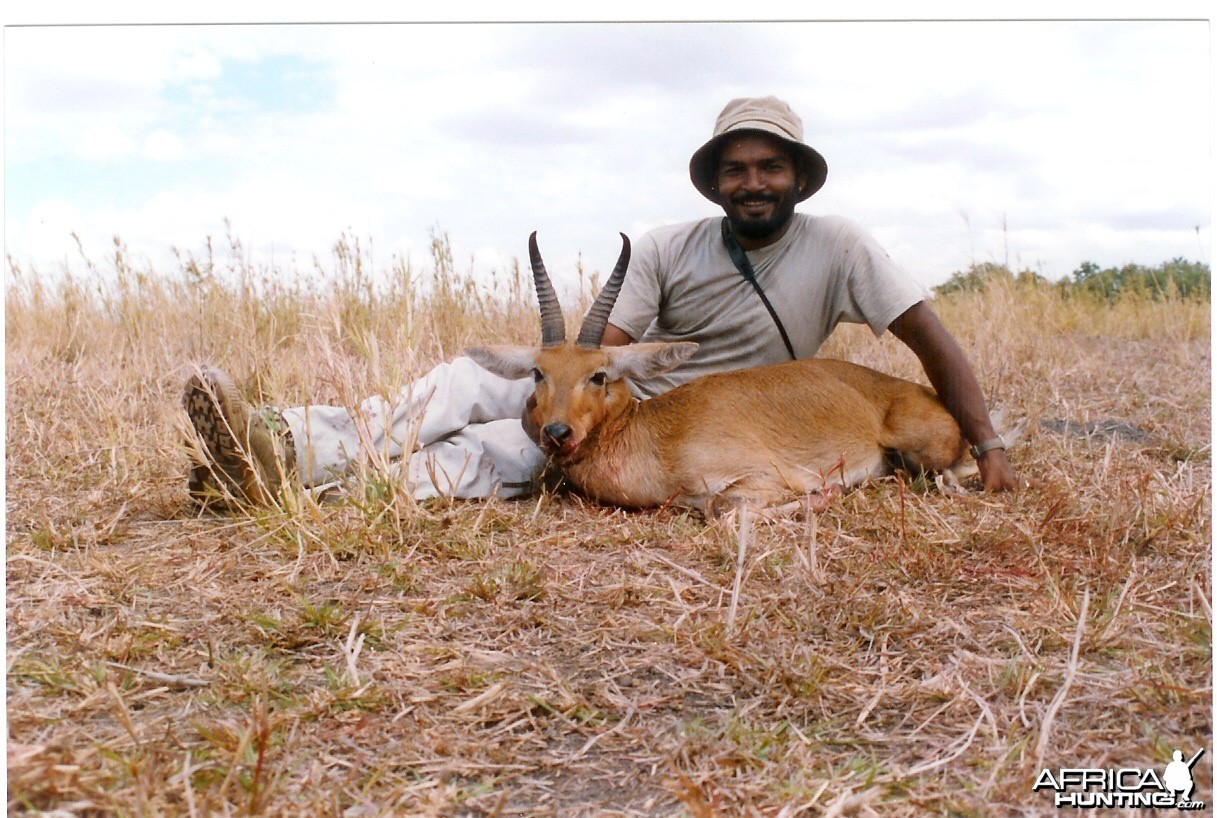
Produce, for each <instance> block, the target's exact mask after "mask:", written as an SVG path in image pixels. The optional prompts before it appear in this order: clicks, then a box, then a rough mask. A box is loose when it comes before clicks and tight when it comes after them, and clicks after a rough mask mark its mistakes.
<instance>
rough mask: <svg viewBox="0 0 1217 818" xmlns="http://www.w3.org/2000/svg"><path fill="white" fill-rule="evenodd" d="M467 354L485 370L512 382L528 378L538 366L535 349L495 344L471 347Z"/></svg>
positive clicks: (466, 351)
mask: <svg viewBox="0 0 1217 818" xmlns="http://www.w3.org/2000/svg"><path fill="white" fill-rule="evenodd" d="M465 354H466V355H468V356H469V357H470V358H472V359H473V360H474V361H475V362H476V363H477V364H478V365H479V366H481V367H482V368H483V369H489V370H490V371H491V372H493V373H494V374H496V375H498V376H499V377H502V378H507V379H508V380H512V381H514V380H518V379H519V378H526V377H528V376H529V375H530V374H532V370H533V368H534V367H536V365H537V350H536V348H535V347H518V346H511V345H508V344H495V345H494V346H488V347H469V348H467V349H466V350H465Z"/></svg>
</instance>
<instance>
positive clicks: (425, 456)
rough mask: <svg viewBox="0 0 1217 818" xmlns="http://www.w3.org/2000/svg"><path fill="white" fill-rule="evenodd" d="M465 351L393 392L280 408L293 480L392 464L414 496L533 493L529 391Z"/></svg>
mask: <svg viewBox="0 0 1217 818" xmlns="http://www.w3.org/2000/svg"><path fill="white" fill-rule="evenodd" d="M532 391H533V383H532V382H531V381H530V380H529V379H527V378H524V379H521V380H516V381H509V380H506V379H505V378H501V377H499V376H498V375H495V374H494V373H492V372H489V371H487V370H485V369H483V368H482V367H480V366H478V365H477V364H476V363H474V361H473V360H472V359H471V358H465V357H461V358H456V359H455V360H453V361H452V362H451V363H445V364H440V365H439V366H437V367H435V369H433V370H431V371H430V372H429V373H427V375H426V376H424V377H423V378H421V379H419V380H418V381H416V382H415V383H413V384H411V385H410V386H408V387H405V388H403V389H402V390H401V392H400V393H399V395H398V396H397V399H395V400H386V399H385V398H383V397H379V396H378V397H373V398H368V399H367V400H365V401H363V403H361V404H360V405H359V406H358V407H357V408H356V409H355V411H354V412H352V411H351V410H349V409H348V408H347V407H344V406H304V407H296V408H292V409H285V410H283V412H282V415H283V418H284V420H285V421H286V422H287V424H288V427H289V428H290V429H291V433H292V438H293V440H294V442H295V445H296V464H297V467H298V469H299V471H300V478H301V481H302V482H303V483H304V485H305V486H307V487H310V488H319V487H322V486H324V485H326V484H331V485H332V484H334V483H335V482H336V481H340V480H341V479H342V478H343V476H344V475H347V474H348V473H350V472H351V471H352V469H353V468H355V467H356V466H370V467H372V468H384V467H386V466H389V465H390V464H391V468H392V471H393V472H394V473H395V476H396V477H397V478H398V479H404V480H405V481H406V487H407V489H408V490H409V491H411V493H412V494H413V495H414V497H415V498H416V499H419V500H425V499H429V498H432V497H438V496H441V495H442V496H451V497H458V498H478V497H490V496H497V497H521V496H525V495H527V494H529V493H531V492H532V490H533V486H534V484H535V481H536V478H537V477H538V476H539V475H540V473H541V470H542V469H543V468H544V466H545V456H544V455H543V454H542V453H541V450H540V449H538V448H537V446H536V444H535V443H533V442H532V440H531V439H530V438H529V437H528V436H527V435H526V434H524V428H523V426H522V425H521V423H520V416H521V415H522V414H523V412H524V404H525V402H526V401H527V400H528V396H529V395H531V394H532Z"/></svg>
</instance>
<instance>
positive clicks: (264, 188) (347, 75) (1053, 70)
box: [6, 22, 1211, 281]
mask: <svg viewBox="0 0 1217 818" xmlns="http://www.w3.org/2000/svg"><path fill="white" fill-rule="evenodd" d="M6 47H7V53H6V69H7V77H8V82H7V88H6V91H7V100H6V119H7V122H6V163H7V166H8V169H9V174H8V177H7V178H8V179H9V181H8V182H6V185H10V188H9V190H7V191H6V193H9V194H19V195H9V196H8V197H7V198H8V201H9V203H10V208H9V210H8V212H7V213H6V243H7V249H8V250H9V252H11V253H13V254H14V255H16V256H18V257H21V256H29V257H33V258H37V257H49V258H62V257H63V255H64V250H63V247H65V246H68V247H70V238H69V236H68V233H69V231H71V230H77V231H79V232H80V233H81V235H82V238H84V237H85V235H86V234H87V235H88V236H89V242H88V245H89V246H93V247H96V246H97V245H98V244H101V245H102V246H104V245H105V243H106V242H108V241H109V237H110V236H112V235H113V234H114V233H120V234H121V235H122V236H123V238H124V239H125V240H126V241H127V242H128V243H129V244H130V245H131V246H132V249H133V250H136V249H138V250H140V251H141V252H146V253H147V254H148V255H149V257H162V256H163V255H164V254H165V253H166V252H167V248H168V247H169V245H171V244H176V245H178V246H184V247H189V246H198V245H200V244H201V242H202V241H203V239H204V237H205V236H206V235H208V234H212V235H215V234H217V233H220V232H222V230H223V219H224V218H225V217H227V218H229V219H231V221H232V225H233V229H234V230H236V231H237V233H238V235H239V236H240V238H241V240H242V242H243V243H244V245H245V246H246V247H247V248H250V251H251V252H258V253H269V252H270V248H271V247H273V248H274V252H275V253H276V255H277V256H282V255H283V254H285V253H296V254H299V255H300V256H302V257H303V258H305V259H307V258H308V257H309V256H311V255H312V254H314V253H316V254H318V255H321V256H323V257H324V256H326V255H327V254H328V252H329V249H330V247H331V245H332V244H333V242H334V241H335V240H336V239H337V238H338V236H339V234H340V233H341V231H343V230H346V229H348V228H349V229H351V230H353V231H355V232H356V233H357V234H361V233H363V234H368V235H372V236H374V238H375V241H376V243H377V246H378V247H379V248H382V250H381V252H382V253H391V252H393V251H395V250H400V251H402V252H409V251H411V250H412V249H413V248H416V247H421V248H425V247H426V244H427V238H428V232H429V231H430V230H433V229H435V228H436V227H439V228H441V229H445V230H447V231H448V232H449V233H450V235H451V237H452V239H453V241H454V243H455V244H456V245H457V246H458V247H465V246H467V247H468V248H473V249H468V250H462V251H461V252H460V253H459V254H458V257H460V258H468V257H471V256H472V257H473V258H475V260H476V261H475V265H476V266H478V267H480V266H481V265H483V264H485V265H486V266H487V267H503V266H506V263H507V261H506V260H508V259H510V258H512V257H518V256H520V255H521V254H522V252H523V245H524V240H525V238H526V237H527V235H528V232H530V231H531V230H532V229H541V230H543V231H544V233H545V235H546V237H547V238H546V242H547V244H546V246H547V248H548V250H547V254H546V256H547V260H550V259H552V262H551V264H552V266H553V267H554V269H555V271H556V273H557V276H558V277H559V278H561V277H562V275H563V274H564V273H563V271H564V270H565V271H573V268H574V264H575V261H576V259H577V258H578V256H579V253H580V251H582V252H583V257H584V261H585V264H586V265H587V266H588V267H589V268H590V269H605V268H607V267H608V266H610V265H611V264H612V261H613V260H614V259H615V258H616V252H617V246H616V242H617V238H616V234H617V231H618V230H621V229H626V230H627V231H629V232H631V234H633V235H637V234H638V233H640V232H642V231H643V230H645V229H646V228H649V227H653V226H657V225H659V224H662V223H666V222H670V221H678V220H684V219H690V218H698V217H701V216H705V215H711V214H713V213H714V208H713V206H712V205H710V203H708V202H705V201H704V200H702V199H701V198H700V197H699V196H698V195H697V193H696V192H695V191H694V190H693V189H692V187H691V186H690V185H689V183H688V177H687V162H688V157H689V154H690V153H691V152H692V150H693V149H694V148H696V147H697V146H698V145H699V144H701V142H702V141H704V140H705V139H706V138H707V137H708V136H709V135H710V129H711V125H712V123H713V119H714V116H715V115H716V114H717V112H718V110H719V108H720V107H721V106H722V104H723V103H724V102H725V101H726V100H727V99H728V98H729V97H731V96H734V95H741V94H760V93H776V94H778V95H779V96H783V97H785V98H787V99H789V101H790V102H791V103H792V104H793V105H794V106H795V108H796V110H798V111H799V113H800V114H801V115H802V116H803V118H804V121H805V123H806V125H807V129H808V135H809V137H808V138H809V141H811V142H812V143H813V144H815V145H816V146H817V147H818V148H820V149H821V150H822V151H823V152H824V153H825V155H826V156H827V158H828V162H829V168H830V172H829V183H828V186H827V187H826V188H825V189H824V191H823V192H822V193H820V194H818V195H817V197H816V198H815V199H813V200H812V201H811V202H809V203H808V205H806V206H805V209H807V210H808V211H809V212H814V213H823V212H836V213H841V214H843V215H846V216H849V217H852V218H855V219H856V220H858V221H860V222H861V223H863V224H864V225H865V226H867V227H868V228H870V229H871V230H872V231H873V232H875V234H876V235H877V236H878V237H879V238H880V240H881V241H882V242H883V243H884V244H885V246H886V247H887V248H888V249H889V251H890V252H891V253H892V255H893V257H895V258H896V259H897V260H898V261H899V262H900V263H901V264H903V265H904V266H906V267H907V268H909V269H910V270H911V271H913V272H914V273H915V274H917V275H918V276H919V277H921V278H923V280H930V281H932V280H941V278H942V277H944V276H945V275H946V274H949V273H950V272H951V271H953V270H955V269H960V268H961V267H963V266H966V264H967V263H969V261H971V260H978V261H984V260H990V259H996V260H1001V259H1002V258H1004V256H1005V253H1006V248H1007V246H1008V247H1009V251H1010V256H1011V261H1012V262H1014V261H1016V260H1017V259H1022V261H1023V263H1026V264H1029V265H1032V264H1037V263H1040V262H1043V263H1044V264H1045V265H1046V266H1047V267H1050V268H1051V269H1052V270H1053V271H1055V272H1057V273H1058V274H1063V273H1067V272H1068V271H1070V270H1071V269H1073V268H1074V267H1075V266H1076V265H1077V264H1078V263H1080V262H1081V261H1082V260H1087V259H1090V260H1095V261H1097V262H1099V263H1102V264H1107V263H1122V262H1124V261H1127V260H1137V261H1141V262H1143V263H1157V262H1158V261H1161V260H1164V259H1166V258H1169V257H1172V256H1175V255H1185V256H1193V257H1194V256H1195V255H1196V253H1197V252H1198V245H1197V241H1196V236H1195V234H1194V230H1193V227H1194V222H1196V221H1199V222H1201V223H1202V225H1203V227H1204V231H1205V232H1204V234H1203V237H1204V238H1205V240H1206V241H1207V235H1208V233H1207V230H1208V220H1209V211H1208V191H1207V182H1206V180H1207V178H1208V168H1209V167H1210V165H1209V162H1210V160H1209V143H1210V138H1211V135H1210V130H1209V122H1208V110H1209V109H1208V103H1207V100H1208V99H1209V90H1210V89H1209V82H1208V76H1209V74H1208V35H1207V31H1206V27H1205V26H1204V24H1202V23H1193V24H1182V23H1172V24H1154V23H1127V24H1114V23H1106V24H1087V23H1050V22H1049V23H1045V22H1027V23H928V22H926V23H873V24H851V23H828V24H806V25H772V26H761V25H746V24H741V25H730V26H693V25H687V26H686V25H670V24H669V25H647V26H639V25H616V26H583V27H579V26H559V25H539V26H538V25H530V26H525V25H501V26H488V25H458V26H445V25H429V26H360V25H352V26H341V27H326V26H299V27H291V28H287V27H277V26H259V27H242V26H232V27H223V28H215V27H207V26H182V27H172V28H163V27H155V28H121V27H119V28H87V27H81V28H63V29H16V30H10V31H9V32H8V33H7V39H6ZM279 57H288V58H291V59H292V60H294V62H293V63H292V64H293V65H297V66H298V65H305V66H307V67H308V69H309V70H308V71H307V72H305V73H307V74H308V76H296V75H294V74H293V75H292V76H291V77H287V78H276V81H277V83H278V84H277V85H266V86H265V87H261V88H260V87H259V86H257V85H256V83H257V82H258V74H257V71H256V70H254V69H257V68H258V67H259V66H264V65H273V64H274V59H273V58H279ZM241 66H243V67H245V68H249V69H250V70H248V71H244V73H242V72H241V71H237V70H234V67H241ZM318 77H320V78H321V81H320V82H317V84H306V83H314V82H316V81H317V79H318ZM234 78H235V79H234ZM238 80H239V81H240V82H243V83H246V85H240V84H239V83H238ZM251 83H252V85H251ZM271 89H274V92H275V93H280V92H282V93H285V94H286V93H291V94H292V95H293V96H292V98H293V100H296V99H303V100H304V101H305V103H307V104H304V105H300V104H293V105H280V104H277V103H278V102H279V100H276V99H275V98H273V96H271V95H270V91H271ZM259 91H262V92H263V93H259ZM268 96H271V98H267V97H268ZM123 163H125V164H123ZM48 169H50V170H52V171H53V172H50V173H48V172H46V171H47V170H48ZM35 171H37V172H35ZM14 179H17V180H20V184H21V185H22V187H21V189H20V190H16V189H14V188H12V187H11V185H12V184H13V183H12V180H14ZM103 194H104V195H103ZM26 203H28V204H26ZM965 216H966V218H965ZM1003 218H1005V219H1006V221H1007V227H1006V228H1004V229H1003V228H1002V227H1001V224H1002V219H1003ZM1172 220H1174V221H1181V222H1187V224H1183V225H1182V226H1179V227H1177V228H1175V229H1171V224H1172ZM56 231H58V232H57V233H56ZM56 235H57V236H58V239H57V240H55V238H54V237H55V236H56ZM43 254H45V256H44V255H43ZM1205 260H1207V256H1206V257H1205Z"/></svg>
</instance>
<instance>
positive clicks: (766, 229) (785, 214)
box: [727, 193, 797, 240]
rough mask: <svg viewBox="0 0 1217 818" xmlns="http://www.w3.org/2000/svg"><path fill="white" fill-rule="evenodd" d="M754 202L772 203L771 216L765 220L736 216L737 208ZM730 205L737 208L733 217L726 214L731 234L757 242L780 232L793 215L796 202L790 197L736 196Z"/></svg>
mask: <svg viewBox="0 0 1217 818" xmlns="http://www.w3.org/2000/svg"><path fill="white" fill-rule="evenodd" d="M754 201H765V202H772V203H773V204H774V209H773V215H771V216H769V218H767V219H762V218H756V219H749V218H747V217H743V216H740V215H738V213H739V211H738V208H741V207H742V206H743V205H744V203H745V202H754ZM731 204H732V205H734V206H735V207H736V208H737V210H736V213H735V214H734V215H733V214H731V213H728V214H727V220H728V221H729V222H730V223H731V232H733V233H734V234H735V235H737V236H742V237H744V238H746V239H753V240H759V239H767V238H769V237H770V236H772V235H773V234H774V233H777V232H779V231H781V229H782V228H783V227H785V226H786V223H787V222H789V221H790V218H791V217H792V216H793V215H794V206H795V204H797V202H796V201H795V198H794V196H792V195H788V196H785V197H782V196H778V195H775V194H772V193H770V194H764V195H759V196H758V195H751V196H743V195H740V196H736V197H735V198H733V199H732V200H731Z"/></svg>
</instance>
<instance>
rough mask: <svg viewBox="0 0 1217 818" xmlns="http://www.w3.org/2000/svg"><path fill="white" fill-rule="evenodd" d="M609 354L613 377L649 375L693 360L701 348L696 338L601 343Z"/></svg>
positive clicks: (609, 367) (609, 374) (609, 368)
mask: <svg viewBox="0 0 1217 818" xmlns="http://www.w3.org/2000/svg"><path fill="white" fill-rule="evenodd" d="M600 351H601V352H604V353H607V354H608V356H609V361H610V363H609V366H608V376H609V380H613V381H615V380H617V379H618V378H649V377H651V376H652V375H658V374H659V373H661V372H667V371H668V370H669V369H675V368H676V367H678V366H680V365H681V364H683V363H684V362H685V361H687V360H689V357H690V356H692V355H693V353H694V352H696V351H697V344H695V343H693V342H692V341H675V342H671V343H655V344H627V345H626V346H620V347H601V349H600Z"/></svg>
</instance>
